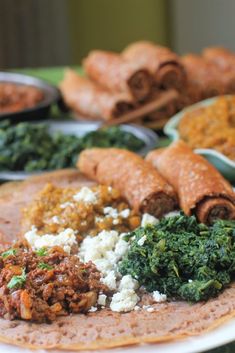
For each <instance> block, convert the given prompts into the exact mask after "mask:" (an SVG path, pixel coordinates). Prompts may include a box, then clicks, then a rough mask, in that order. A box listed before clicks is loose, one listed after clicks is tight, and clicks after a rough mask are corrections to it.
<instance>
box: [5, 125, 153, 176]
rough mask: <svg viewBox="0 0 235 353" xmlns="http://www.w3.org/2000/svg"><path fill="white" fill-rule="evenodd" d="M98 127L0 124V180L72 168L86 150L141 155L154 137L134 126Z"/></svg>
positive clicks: (150, 146) (142, 128)
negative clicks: (105, 149)
mask: <svg viewBox="0 0 235 353" xmlns="http://www.w3.org/2000/svg"><path fill="white" fill-rule="evenodd" d="M99 127H100V124H99V123H84V124H79V123H77V122H72V121H60V122H48V123H44V124H42V123H41V122H39V123H36V122H35V123H20V124H18V125H16V126H12V125H9V124H8V122H7V121H4V122H2V123H0V145H1V147H0V180H22V179H25V178H27V177H29V176H31V175H34V174H38V173H42V172H43V171H46V170H55V169H61V168H73V167H75V164H76V161H77V157H78V154H79V153H80V152H81V151H82V150H83V149H84V148H88V147H119V148H126V149H130V150H132V151H135V152H138V153H139V154H141V155H145V154H146V153H147V152H148V151H150V150H151V149H153V148H155V147H156V146H157V144H158V136H157V135H156V134H155V133H154V132H153V131H151V130H149V129H146V128H144V127H140V126H137V125H121V126H120V127H109V128H104V129H99Z"/></svg>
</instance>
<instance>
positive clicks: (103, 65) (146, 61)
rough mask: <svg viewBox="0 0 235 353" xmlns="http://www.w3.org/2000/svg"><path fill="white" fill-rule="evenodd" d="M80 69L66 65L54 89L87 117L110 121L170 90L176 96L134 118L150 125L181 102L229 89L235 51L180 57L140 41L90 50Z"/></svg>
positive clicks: (234, 84) (234, 82) (233, 82)
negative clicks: (121, 47) (109, 49)
mask: <svg viewBox="0 0 235 353" xmlns="http://www.w3.org/2000/svg"><path fill="white" fill-rule="evenodd" d="M83 69H84V73H85V75H83V76H81V75H78V74H77V73H76V72H75V71H74V70H71V69H67V70H66V71H65V76H64V79H63V81H62V82H61V83H60V89H61V92H62V95H63V98H64V101H65V103H66V104H67V106H68V107H69V108H70V109H72V110H73V111H74V112H75V113H76V115H78V116H80V117H83V118H86V119H88V120H104V121H108V120H111V119H115V118H117V117H120V116H123V115H124V114H126V113H128V112H130V111H132V110H134V109H138V108H139V107H142V106H143V105H146V104H147V103H149V102H151V101H153V100H158V99H159V98H160V97H161V96H162V95H163V94H164V93H165V92H166V91H168V90H172V89H174V90H176V91H177V92H178V96H177V98H174V99H172V101H170V102H169V103H168V104H167V105H166V106H164V107H163V108H161V109H160V110H157V111H153V112H151V113H150V114H149V113H148V116H143V117H142V118H141V120H140V121H138V122H140V123H143V124H145V125H148V126H149V127H153V128H154V127H159V126H162V125H164V124H162V122H164V123H165V122H166V120H167V119H168V118H169V117H171V116H172V115H174V114H175V113H176V112H178V111H179V110H181V109H182V108H183V107H185V106H188V105H190V104H193V103H195V102H198V101H200V100H202V99H205V98H209V97H213V96H217V95H222V94H233V93H235V54H234V53H233V52H231V51H229V50H227V49H224V48H207V49H205V50H204V51H203V52H202V54H201V55H195V54H188V55H185V56H182V57H180V56H178V55H177V54H176V53H174V52H173V51H171V50H170V49H168V48H166V47H163V46H160V45H156V44H154V43H151V42H147V41H141V42H136V43H133V44H130V45H129V46H128V47H127V48H125V49H124V50H123V52H121V53H114V52H107V51H102V50H93V51H91V52H90V53H89V54H88V56H87V57H86V58H85V59H84V60H83Z"/></svg>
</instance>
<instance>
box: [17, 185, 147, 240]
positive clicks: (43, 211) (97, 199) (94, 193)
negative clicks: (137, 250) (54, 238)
mask: <svg viewBox="0 0 235 353" xmlns="http://www.w3.org/2000/svg"><path fill="white" fill-rule="evenodd" d="M140 222H141V218H140V215H138V214H136V213H135V212H134V211H133V210H131V209H130V208H129V205H128V204H127V202H126V201H125V200H124V199H123V198H122V197H121V195H120V193H119V192H118V191H117V190H115V189H114V188H111V187H109V186H104V185H99V186H93V187H90V188H88V187H83V188H78V189H74V188H59V187H56V186H54V185H52V184H48V185H46V186H45V187H44V189H43V190H42V191H41V192H40V193H39V194H38V195H37V197H36V198H35V200H34V201H33V202H32V203H31V204H30V205H29V206H28V207H27V208H26V209H25V210H24V216H23V220H22V231H21V233H22V234H24V233H25V232H27V231H28V230H30V228H31V227H32V226H34V227H36V228H37V232H38V234H39V235H43V234H48V233H49V234H58V233H60V232H63V231H64V230H65V229H67V228H71V229H72V230H73V231H75V232H76V238H77V241H78V242H80V241H81V240H82V239H83V238H84V237H85V236H87V235H91V236H94V235H97V234H98V233H99V232H101V231H102V230H116V231H118V232H120V233H122V232H128V231H130V230H133V229H135V228H137V227H138V226H139V225H140Z"/></svg>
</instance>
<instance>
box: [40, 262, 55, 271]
mask: <svg viewBox="0 0 235 353" xmlns="http://www.w3.org/2000/svg"><path fill="white" fill-rule="evenodd" d="M38 268H40V269H41V270H52V269H53V266H51V265H48V264H46V263H45V262H39V264H38Z"/></svg>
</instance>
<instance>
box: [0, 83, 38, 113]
mask: <svg viewBox="0 0 235 353" xmlns="http://www.w3.org/2000/svg"><path fill="white" fill-rule="evenodd" d="M43 99H44V94H43V92H42V91H41V90H39V89H38V88H37V87H34V86H29V85H22V84H15V83H11V82H3V83H0V114H1V113H13V112H18V111H20V110H23V109H28V108H32V107H34V106H36V105H37V104H39V103H40V102H41V101H42V100H43Z"/></svg>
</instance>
